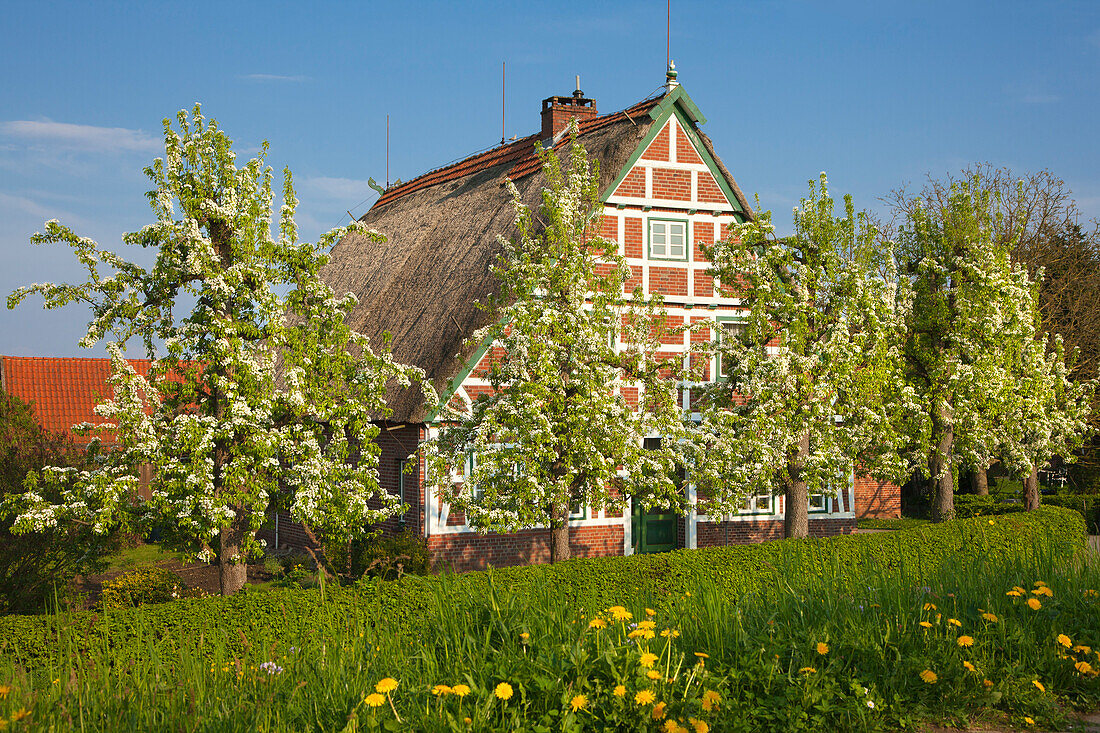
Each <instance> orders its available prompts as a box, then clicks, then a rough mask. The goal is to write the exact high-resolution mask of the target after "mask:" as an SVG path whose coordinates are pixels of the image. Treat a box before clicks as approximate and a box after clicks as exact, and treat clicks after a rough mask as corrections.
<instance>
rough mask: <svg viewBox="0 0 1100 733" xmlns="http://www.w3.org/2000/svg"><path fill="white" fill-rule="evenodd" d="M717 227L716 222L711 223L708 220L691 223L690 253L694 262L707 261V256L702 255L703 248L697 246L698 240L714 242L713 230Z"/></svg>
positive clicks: (708, 242)
mask: <svg viewBox="0 0 1100 733" xmlns="http://www.w3.org/2000/svg"><path fill="white" fill-rule="evenodd" d="M716 228H717V225H716V224H712V223H711V222H709V221H697V222H693V223H692V225H691V229H692V232H691V233H692V237H691V240H692V253H691V258H692V259H693V260H694V261H695V262H707V261H708V260H707V258H706V257H704V256H703V250H702V249H700V248H699V242H706V243H707V244H714V242H715V237H714V230H715V229H716Z"/></svg>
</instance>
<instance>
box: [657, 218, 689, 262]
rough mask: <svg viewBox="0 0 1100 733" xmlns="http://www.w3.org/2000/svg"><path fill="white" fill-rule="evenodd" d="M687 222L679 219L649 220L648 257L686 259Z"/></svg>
mask: <svg viewBox="0 0 1100 733" xmlns="http://www.w3.org/2000/svg"><path fill="white" fill-rule="evenodd" d="M687 241H688V238H687V222H686V221H683V220H680V219H650V220H649V258H650V259H651V260H681V261H683V260H687Z"/></svg>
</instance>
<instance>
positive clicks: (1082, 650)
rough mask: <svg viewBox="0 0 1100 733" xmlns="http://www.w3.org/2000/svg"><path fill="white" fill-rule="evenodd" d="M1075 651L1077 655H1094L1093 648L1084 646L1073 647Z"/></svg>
mask: <svg viewBox="0 0 1100 733" xmlns="http://www.w3.org/2000/svg"><path fill="white" fill-rule="evenodd" d="M1073 651H1074V652H1075V653H1077V654H1092V647H1091V646H1085V645H1084V644H1078V645H1077V646H1075V647H1073Z"/></svg>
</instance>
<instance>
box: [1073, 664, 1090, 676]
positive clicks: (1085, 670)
mask: <svg viewBox="0 0 1100 733" xmlns="http://www.w3.org/2000/svg"><path fill="white" fill-rule="evenodd" d="M1073 666H1074V667H1075V668H1076V669H1077V671H1078V672H1080V673H1081V674H1092V665H1091V664H1089V663H1088V662H1078V663H1077V664H1075V665H1073Z"/></svg>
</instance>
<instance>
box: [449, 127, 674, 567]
mask: <svg viewBox="0 0 1100 733" xmlns="http://www.w3.org/2000/svg"><path fill="white" fill-rule="evenodd" d="M541 157H542V163H543V172H544V174H545V176H546V180H547V188H545V189H544V190H543V192H542V204H541V207H540V208H539V209H538V211H537V212H534V211H532V210H531V209H530V208H529V207H527V206H526V205H525V204H524V203H523V202H522V201H521V199H520V195H519V192H518V191H517V190H516V188H515V187H514V186H511V185H510V186H509V190H510V191H511V194H512V197H513V202H514V206H515V210H516V228H517V230H518V234H517V235H516V237H515V238H514V239H512V240H511V241H507V240H504V239H502V240H501V243H502V246H503V248H504V252H503V255H502V257H501V260H500V264H499V265H498V266H497V267H495V268H494V272H495V273H496V274H497V276H498V277H500V279H501V281H502V284H503V289H502V295H501V298H500V300H499V302H498V303H497V304H496V309H495V311H494V314H495V317H496V320H495V322H494V323H493V324H491V325H489V326H487V327H486V328H483V329H481V330H480V331H478V332H477V333H475V334H474V336H473V338H472V340H473V341H474V342H476V343H485V342H486V341H491V342H493V343H494V345H495V346H499V347H500V348H501V349H502V351H503V356H502V357H500V358H499V359H498V360H497V361H495V362H494V363H493V365H492V368H491V370H490V372H489V375H488V379H489V381H490V383H491V384H492V386H493V391H492V393H490V394H485V395H481V396H480V397H479V398H478V399H477V400H476V401H474V402H473V404H472V406H471V407H470V409H469V410H468V411H456V410H446V411H445V412H443V413H441V420H442V421H443V426H442V427H441V428H440V431H439V435H438V437H437V438H436V439H435V440H434V442H433V443H431V446H432V449H431V453H430V456H431V458H430V461H429V466H430V471H431V476H432V481H433V483H434V484H435V485H436V487H437V490H438V491H440V492H446V496H447V499H448V501H450V502H451V505H452V506H453V507H454V508H456V509H458V510H461V511H464V512H465V513H466V519H467V521H468V522H469V523H470V525H471V526H473V527H475V528H477V529H479V530H483V531H509V532H510V531H516V530H519V529H522V528H525V527H532V526H549V528H550V560H551V562H557V561H560V560H565V559H568V558H569V555H570V551H569V514H570V510H569V508H570V506H571V505H582V506H584V505H587V506H591V507H593V508H595V509H597V510H598V509H602V508H609V509H622V508H623V507H624V503H625V502H624V499H625V497H626V496H627V495H630V496H633V497H634V498H635V501H637V502H640V503H641V504H643V505H644V506H645V507H646V508H647V509H648V508H649V507H651V506H655V505H661V506H669V505H675V506H680V505H681V504H682V503H683V496H682V495H681V492H680V487H679V485H678V482H677V481H676V479H675V473H676V463H675V451H674V450H673V448H672V446H674V445H675V444H676V442H677V440H678V436H679V435H680V434H681V433H682V428H681V422H680V412H679V409H678V407H677V405H676V391H675V388H674V383H670V382H668V381H666V379H664V378H663V377H665V376H668V372H667V369H668V365H666V364H664V363H663V362H661V361H660V360H658V359H657V358H656V357H655V354H656V351H657V349H658V347H659V342H658V339H659V337H660V332H661V323H662V321H661V317H660V314H659V313H658V312H657V311H656V307H657V304H656V303H652V302H649V301H647V300H646V298H645V297H644V296H643V295H642V293H641V292H640V291H637V290H636V291H635V292H634V295H633V298H631V299H628V298H626V297H624V295H623V288H624V284H625V283H626V281H627V280H628V279H629V277H630V268H629V267H628V266H627V264H626V261H625V259H624V258H623V257H622V256H620V255H619V254H618V247H617V245H616V244H615V243H614V242H611V241H608V240H606V239H602V238H600V237H599V236H598V235H596V234H594V232H598V231H599V219H600V216H601V210H602V206H601V204H600V202H599V198H598V193H599V192H598V188H597V184H598V171H597V170H595V169H594V168H595V166H593V168H591V169H590V167H589V164H588V160H587V156H586V154H585V151H584V148H583V146H582V145H581V144H579V143H577V142H576V139H575V137H574V139H573V142H572V143H571V152H570V157H569V164H568V168H567V169H566V170H562V167H561V164H560V163H559V161H558V158H557V156H556V155H555V154H554V151H553V150H547V151H543V152H542V153H541ZM617 343H618V344H620V345H619V346H616V344H617ZM627 383H629V384H630V385H631V386H632V387H637V388H638V389H639V393H640V397H639V404H638V405H633V404H631V403H629V402H628V401H627V399H626V397H625V396H624V393H623V391H622V389H621V387H622V386H623V385H625V384H627ZM652 435H660V436H662V445H661V447H660V448H659V449H656V450H645V449H644V447H643V439H644V438H645V437H647V436H652ZM463 465H466V466H467V471H466V475H465V477H464V479H463V480H464V482H465V489H464V490H461V491H459V492H453V491H452V486H453V483H452V482H453V481H454V480H457V479H455V478H454V477H453V472H454V471H455V470H456V469H457V468H458V467H461V466H463Z"/></svg>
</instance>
